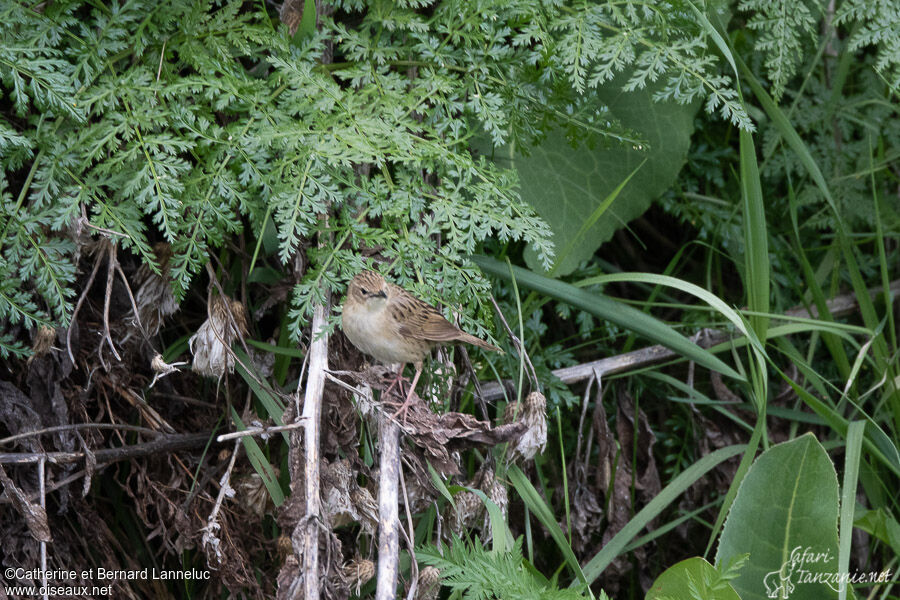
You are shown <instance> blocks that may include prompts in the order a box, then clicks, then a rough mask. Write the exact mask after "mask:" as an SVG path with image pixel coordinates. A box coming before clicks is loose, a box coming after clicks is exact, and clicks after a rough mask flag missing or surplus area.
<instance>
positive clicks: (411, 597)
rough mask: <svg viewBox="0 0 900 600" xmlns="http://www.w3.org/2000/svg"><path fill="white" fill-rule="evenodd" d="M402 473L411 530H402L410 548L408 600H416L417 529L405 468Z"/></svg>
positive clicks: (407, 515)
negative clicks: (407, 489)
mask: <svg viewBox="0 0 900 600" xmlns="http://www.w3.org/2000/svg"><path fill="white" fill-rule="evenodd" d="M399 472H400V487H401V488H403V508H405V509H406V526H407V527H408V528H409V533H407V532H406V530H404V529H402V528H401V529H400V531H402V532H403V537H404V538H406V545H407V547H408V548H409V579H410V583H409V592H408V593H407V594H406V600H415V597H416V588H417V587H418V586H419V563H418V561H417V560H416V541H415V539H416V528H415V527H413V521H412V513H411V512H410V510H409V493H407V491H406V479H405V478H404V477H403V467H402V466H401V467H400V469H399Z"/></svg>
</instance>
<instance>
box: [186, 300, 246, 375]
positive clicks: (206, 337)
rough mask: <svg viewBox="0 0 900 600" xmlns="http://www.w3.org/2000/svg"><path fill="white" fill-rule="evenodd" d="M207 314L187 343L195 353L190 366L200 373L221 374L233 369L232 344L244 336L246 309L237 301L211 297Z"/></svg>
mask: <svg viewBox="0 0 900 600" xmlns="http://www.w3.org/2000/svg"><path fill="white" fill-rule="evenodd" d="M207 311H208V313H209V317H208V318H207V319H206V321H204V322H203V325H201V326H200V329H198V330H197V333H195V334H194V335H193V336H191V339H190V340H188V345H189V346H190V348H191V353H192V354H193V355H194V363H193V365H191V368H192V369H193V370H194V371H196V372H197V373H200V374H201V375H208V376H210V377H222V375H224V374H225V371H226V370H227V371H228V372H229V373H232V372H233V371H234V357H233V356H232V353H231V344H232V343H233V342H234V341H235V340H236V339H238V338H240V339H242V340H243V339H244V338H245V337H246V336H247V311H246V310H245V309H244V305H243V304H241V303H240V302H238V301H237V300H231V299H224V298H222V297H221V296H212V298H211V300H210V302H209V306H208V307H207Z"/></svg>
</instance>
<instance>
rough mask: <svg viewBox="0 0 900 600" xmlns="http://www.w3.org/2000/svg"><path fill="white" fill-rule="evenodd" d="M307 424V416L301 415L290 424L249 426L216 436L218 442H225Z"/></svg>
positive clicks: (288, 429)
mask: <svg viewBox="0 0 900 600" xmlns="http://www.w3.org/2000/svg"><path fill="white" fill-rule="evenodd" d="M305 425H306V418H305V417H300V418H299V419H297V420H296V421H294V422H293V423H289V424H288V425H274V426H272V427H248V428H247V429H244V430H243V431H233V432H231V433H223V434H222V435H220V436H219V437H217V438H216V441H217V442H224V441H227V440H233V439H236V438H242V437H247V436H249V435H268V434H270V433H278V432H280V431H290V430H291V429H297V428H298V427H304V426H305Z"/></svg>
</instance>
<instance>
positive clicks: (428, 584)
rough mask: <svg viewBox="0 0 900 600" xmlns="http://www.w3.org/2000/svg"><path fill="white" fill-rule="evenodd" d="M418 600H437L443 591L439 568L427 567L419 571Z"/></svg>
mask: <svg viewBox="0 0 900 600" xmlns="http://www.w3.org/2000/svg"><path fill="white" fill-rule="evenodd" d="M416 583H417V584H418V586H417V588H416V600H437V597H438V592H440V591H441V572H440V570H438V569H437V567H425V568H424V569H422V570H421V571H419V580H418V581H417V582H416Z"/></svg>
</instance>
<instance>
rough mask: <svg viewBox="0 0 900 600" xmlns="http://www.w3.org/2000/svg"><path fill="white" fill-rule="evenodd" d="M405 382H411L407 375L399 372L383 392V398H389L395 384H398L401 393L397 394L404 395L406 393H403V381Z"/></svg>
mask: <svg viewBox="0 0 900 600" xmlns="http://www.w3.org/2000/svg"><path fill="white" fill-rule="evenodd" d="M404 382H406V383H409V380H408V379H407V378H406V377H404V376H403V375H401V374H397V377H396V378H395V379H394V380H393V381H391V385H389V386H388V387H387V389H386V390H384V391H383V392H381V396H382V398H387V397H388V396H389V395H390V394H391V390H393V389H394V386H396V387H397V390H398V391H399V394H397V395H399V396H403V395H404V394H403V383H404Z"/></svg>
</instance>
